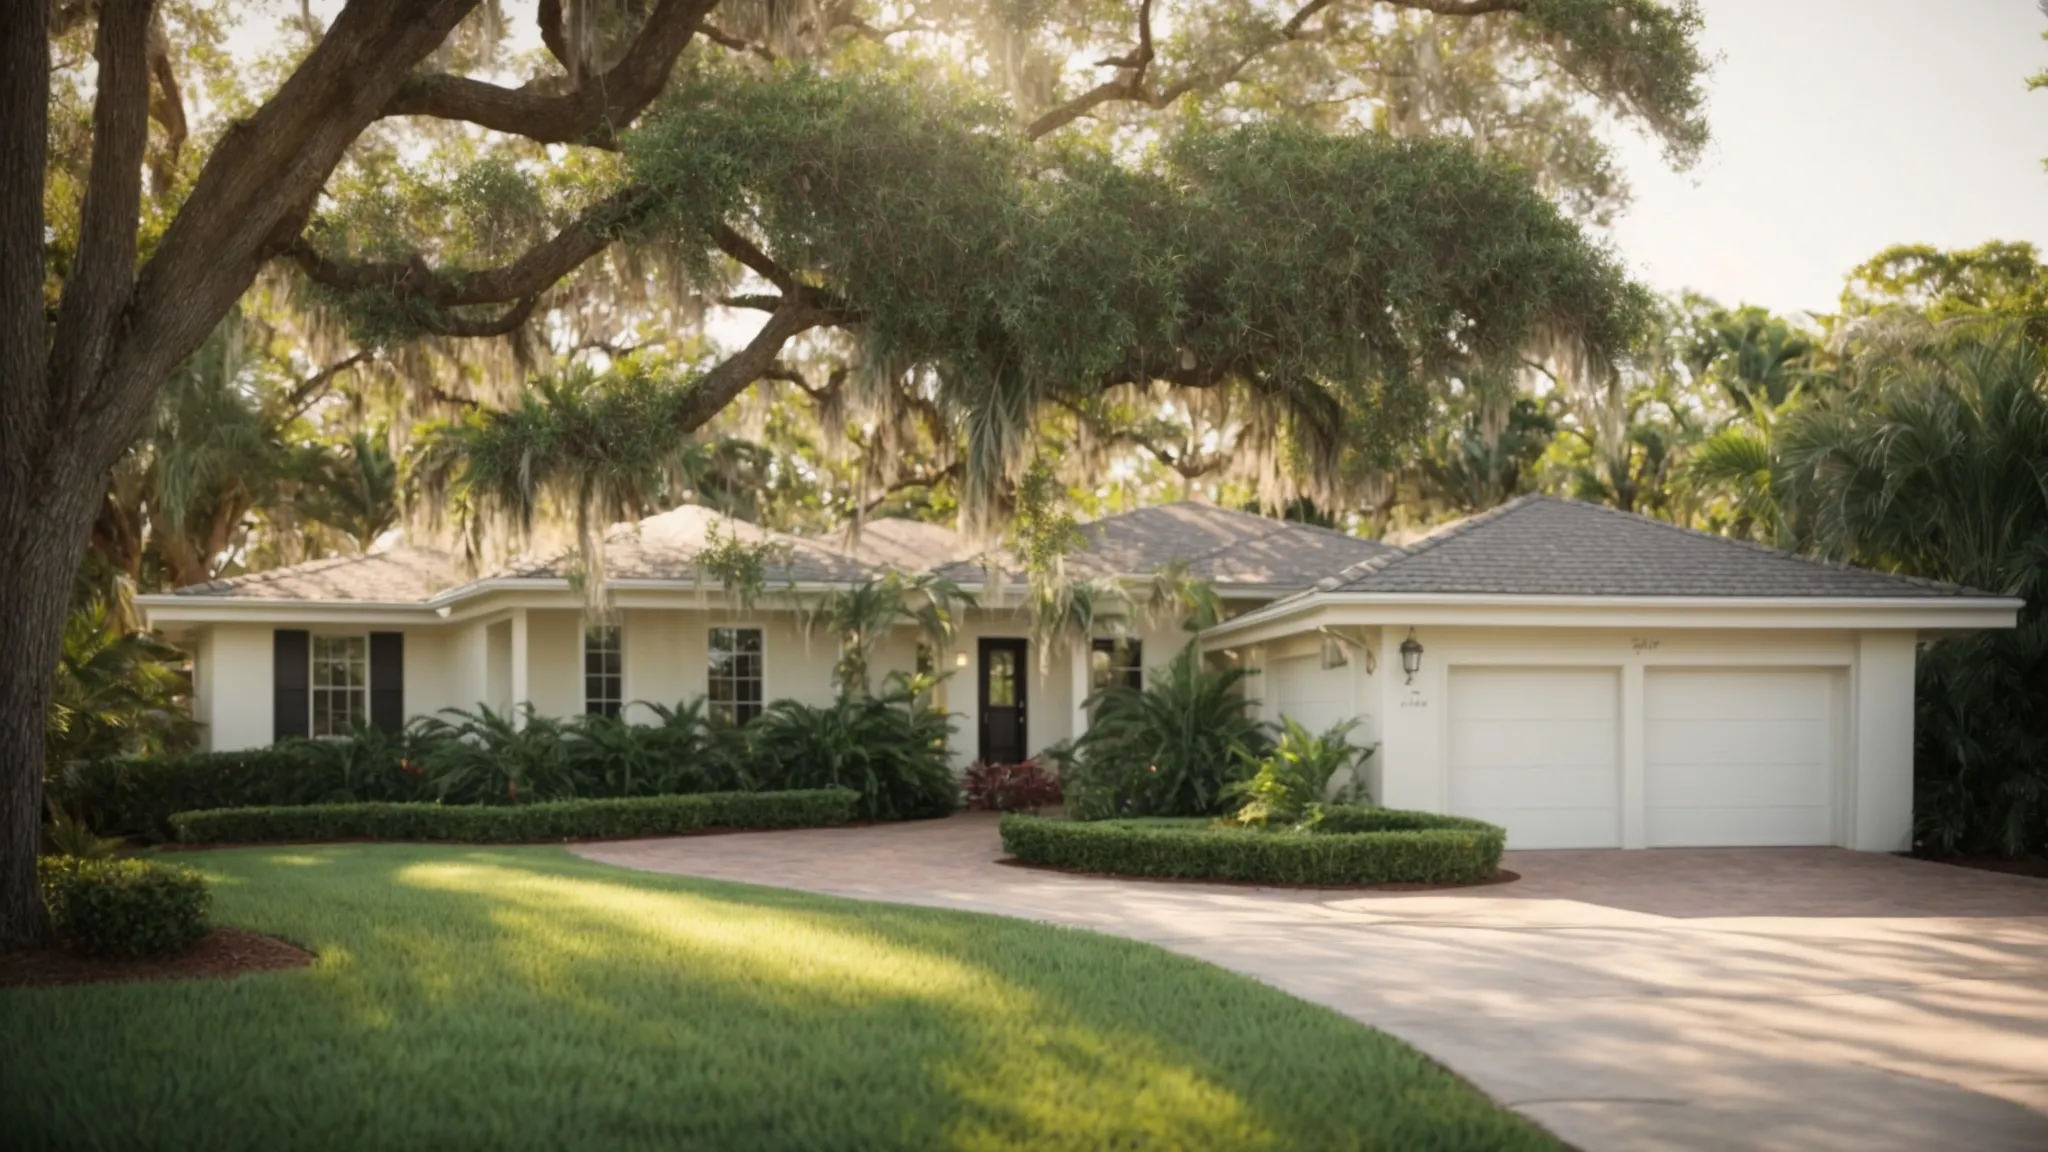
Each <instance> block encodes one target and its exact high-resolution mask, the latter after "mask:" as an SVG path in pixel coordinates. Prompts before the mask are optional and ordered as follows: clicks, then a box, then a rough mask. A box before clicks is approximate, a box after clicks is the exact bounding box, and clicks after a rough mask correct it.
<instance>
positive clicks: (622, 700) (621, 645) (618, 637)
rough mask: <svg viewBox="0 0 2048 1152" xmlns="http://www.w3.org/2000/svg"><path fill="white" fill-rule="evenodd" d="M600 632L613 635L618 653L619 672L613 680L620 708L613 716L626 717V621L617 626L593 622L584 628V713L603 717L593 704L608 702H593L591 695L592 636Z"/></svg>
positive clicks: (615, 650)
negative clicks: (616, 685) (607, 632)
mask: <svg viewBox="0 0 2048 1152" xmlns="http://www.w3.org/2000/svg"><path fill="white" fill-rule="evenodd" d="M599 630H605V631H609V632H610V633H611V636H612V646H611V648H612V651H614V652H616V653H618V657H619V671H618V674H617V675H616V676H613V677H611V679H614V680H616V681H617V682H618V696H617V698H616V700H615V701H613V702H616V703H617V705H618V707H617V708H616V709H615V710H614V711H613V712H612V715H614V716H624V715H625V714H626V628H625V623H624V621H620V622H618V623H615V624H604V623H597V622H591V623H586V624H584V626H583V713H584V715H586V716H595V715H601V714H602V713H600V712H598V711H594V710H593V709H592V708H591V704H593V703H605V702H607V701H596V700H593V699H592V697H591V695H590V652H591V648H590V634H591V633H592V632H595V631H599ZM600 651H601V649H600Z"/></svg>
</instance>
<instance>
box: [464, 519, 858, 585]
mask: <svg viewBox="0 0 2048 1152" xmlns="http://www.w3.org/2000/svg"><path fill="white" fill-rule="evenodd" d="M714 531H715V532H716V534H717V535H718V536H719V537H720V539H721V541H723V540H727V539H738V540H741V541H744V542H746V543H748V544H760V543H769V544H773V545H775V546H777V548H778V549H780V550H781V556H780V557H779V558H776V559H772V560H771V561H770V563H769V566H768V581H769V583H771V584H774V583H779V582H781V581H783V580H794V581H796V582H797V583H800V584H814V583H826V582H857V581H860V580H865V579H867V578H868V577H870V576H873V575H875V574H876V572H875V569H874V567H873V566H872V565H870V564H868V563H866V562H864V561H861V560H857V559H855V558H854V557H852V556H849V555H847V554H846V553H844V552H840V551H837V550H836V549H834V548H832V547H830V546H829V545H826V544H824V543H822V542H821V541H817V540H807V539H805V538H803V537H801V536H791V535H789V534H787V533H783V532H772V531H769V530H768V529H766V528H762V527H760V526H759V525H756V524H751V523H748V522H747V521H745V520H736V519H733V518H732V517H730V516H724V515H721V514H719V513H717V512H714V511H712V510H711V509H709V508H702V507H699V506H697V505H694V504H685V505H684V506H682V507H680V508H676V509H672V510H670V511H667V512H663V513H662V514H660V515H659V516H650V517H648V518H647V519H645V520H642V521H640V522H639V523H637V524H627V525H622V526H619V527H616V528H613V529H612V530H611V531H610V532H609V533H607V534H606V536H605V546H604V562H605V576H606V578H608V579H612V580H692V581H694V580H695V579H696V578H697V565H696V557H697V554H698V553H699V552H702V551H704V549H705V548H706V546H707V545H708V544H709V542H710V540H711V537H712V535H713V533H714ZM574 568H575V555H574V554H573V553H565V554H563V555H561V556H558V557H555V558H554V559H552V560H548V561H543V562H540V563H535V564H528V565H521V566H517V567H515V568H513V569H512V570H510V571H507V572H505V573H502V574H501V575H503V576H508V577H536V578H546V577H557V578H561V577H566V576H568V574H569V573H570V572H571V571H573V570H574Z"/></svg>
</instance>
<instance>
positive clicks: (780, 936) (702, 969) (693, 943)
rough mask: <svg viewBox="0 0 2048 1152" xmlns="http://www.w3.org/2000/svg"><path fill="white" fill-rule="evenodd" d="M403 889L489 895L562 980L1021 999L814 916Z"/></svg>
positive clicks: (491, 872) (547, 889)
mask: <svg viewBox="0 0 2048 1152" xmlns="http://www.w3.org/2000/svg"><path fill="white" fill-rule="evenodd" d="M398 879H399V882H400V883H403V884H410V885H414V886H417V887H422V888H435V889H440V890H444V891H450V892H467V893H472V894H476V895H482V896H487V897H488V898H489V899H490V900H491V901H492V902H493V905H494V907H493V911H492V918H493V920H494V922H496V923H497V924H499V925H500V926H501V927H503V928H505V929H507V930H508V932H509V933H512V934H513V935H511V936H509V937H508V944H510V945H512V946H515V947H516V946H517V945H518V944H520V943H522V942H543V941H544V942H545V943H546V944H547V945H548V951H549V952H551V953H553V955H552V956H551V957H550V958H549V960H548V962H547V967H548V968H549V969H550V970H553V971H555V972H558V973H559V972H567V971H568V970H569V969H570V968H571V967H573V965H574V962H575V961H576V960H579V959H580V960H609V961H619V960H634V961H658V962H665V963H668V964H674V965H682V964H687V965H690V972H691V975H692V976H693V977H696V976H700V975H703V974H705V973H706V972H711V973H715V974H716V975H718V976H719V977H721V978H727V979H731V980H733V981H735V982H737V983H740V984H762V985H785V986H788V987H791V988H796V989H804V990H810V991H815V990H818V989H821V988H830V989H831V990H832V992H833V994H834V995H835V996H836V997H845V996H847V995H849V994H852V995H856V996H858V995H898V996H908V997H915V998H918V999H924V1000H934V1001H943V1002H946V1003H948V1004H951V1005H953V1006H955V1007H960V1008H967V1009H972V1010H975V1011H992V1012H1004V1011H1008V1010H1010V1009H1011V1008H1012V1006H1013V1005H1014V998H1015V997H1017V996H1019V995H1021V992H1020V991H1019V990H1018V989H1015V988H1010V987H1003V986H996V985H994V984H993V983H992V982H991V981H990V980H989V979H988V978H987V977H986V976H985V975H984V974H981V973H978V972H976V971H974V970H972V969H969V968H967V967H966V966H964V965H961V964H959V963H956V962H953V961H950V960H946V959H944V958H940V957H935V956H931V955H929V954H926V953H921V952H917V951H914V950H911V949H905V948H900V947H893V946H890V945H888V944H886V943H884V942H883V941H881V940H879V939H877V938H875V937H873V936H870V935H867V934H864V933H859V932H854V931H848V930H846V929H843V928H836V927H833V926H830V925H827V924H824V923H820V922H819V921H818V919H817V918H816V917H815V916H808V915H802V914H796V913H789V912H783V911H779V910H774V909H763V908H753V907H746V906H742V905H737V904H734V903H731V902H729V901H722V900H714V899H708V898H705V897H701V896H696V895H692V894H689V893H685V892H677V891H663V890H661V889H654V888H647V887H641V886H637V885H631V884H622V883H611V882H604V881H598V880H569V879H564V878H560V877H550V876H543V875H539V874H536V873H533V872H530V871H527V870H524V869H518V868H510V867H499V866H491V865H482V864H474V863H449V864H441V863H434V864H415V865H413V866H411V867H409V868H406V869H404V870H403V871H402V872H400V873H399V874H398ZM594 929H604V930H606V931H607V933H608V934H606V935H602V936H600V935H598V934H597V933H596V931H593V930H594ZM616 933H623V934H624V935H623V936H621V935H618V934H616ZM520 937H524V941H522V940H521V939H519V938H520Z"/></svg>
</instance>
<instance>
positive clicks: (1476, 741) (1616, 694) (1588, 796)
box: [1447, 667, 1621, 849]
mask: <svg viewBox="0 0 2048 1152" xmlns="http://www.w3.org/2000/svg"><path fill="white" fill-rule="evenodd" d="M1620 683H1621V682H1620V674H1619V670H1618V669H1614V668H1478V667H1461V668H1452V669H1451V670H1450V684H1449V688H1450V716H1449V723H1448V733H1447V735H1448V736H1449V769H1450V810H1451V811H1452V812H1453V813H1455V814H1457V815H1459V816H1472V817H1476V818H1478V819H1480V820H1485V821H1488V822H1491V823H1494V824H1498V825H1500V826H1501V827H1503V828H1506V829H1507V830H1508V847H1509V848H1522V849H1527V848H1614V847H1619V846H1620V844H1621V762H1620V756H1619V749H1620V733H1619V729H1618V724H1617V716H1618V715H1619V712H1620V695H1621V690H1620Z"/></svg>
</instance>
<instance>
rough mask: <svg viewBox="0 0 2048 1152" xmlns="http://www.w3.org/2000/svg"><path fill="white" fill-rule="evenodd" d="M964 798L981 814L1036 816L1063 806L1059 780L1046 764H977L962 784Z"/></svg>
mask: <svg viewBox="0 0 2048 1152" xmlns="http://www.w3.org/2000/svg"><path fill="white" fill-rule="evenodd" d="M960 793H961V796H962V797H963V798H964V799H965V800H966V801H967V806H968V807H969V808H972V809H975V810H976V811H980V812H1025V811H1029V812H1036V811H1038V810H1039V809H1040V808H1056V807H1058V806H1059V804H1060V799H1061V795H1060V778H1059V776H1058V775H1057V774H1056V773H1054V772H1053V771H1052V770H1051V768H1049V767H1048V766H1047V765H1046V763H1045V761H1043V760H1040V759H1037V758H1033V759H1030V760H1026V761H1024V762H1023V763H1021V764H989V763H986V762H983V761H976V762H975V763H974V764H972V765H970V766H969V767H968V769H967V773H966V775H964V776H963V777H961V780H960Z"/></svg>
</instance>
